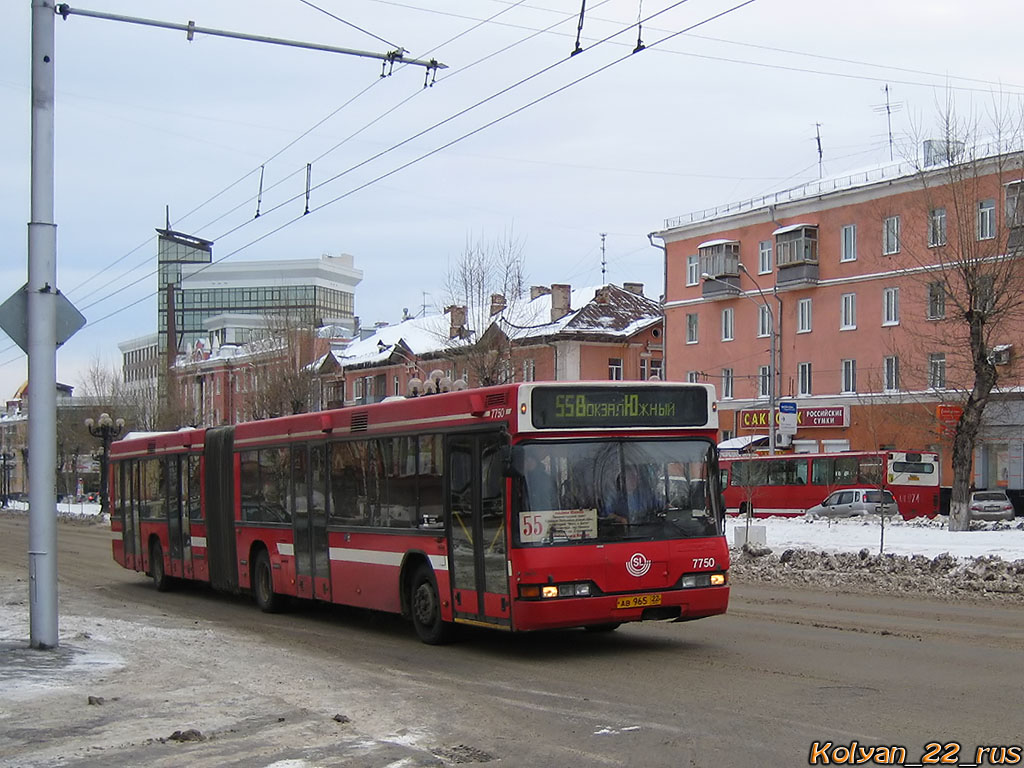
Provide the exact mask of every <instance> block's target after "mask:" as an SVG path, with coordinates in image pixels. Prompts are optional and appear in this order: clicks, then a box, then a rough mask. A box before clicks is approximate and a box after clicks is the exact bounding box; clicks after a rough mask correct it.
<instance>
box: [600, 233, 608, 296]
mask: <svg viewBox="0 0 1024 768" xmlns="http://www.w3.org/2000/svg"><path fill="white" fill-rule="evenodd" d="M606 237H608V233H607V232H602V233H601V285H604V284H605V277H604V274H605V272H606V271H607V267H608V262H607V261H606V260H605V257H604V239H605V238H606Z"/></svg>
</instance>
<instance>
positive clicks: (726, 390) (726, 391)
mask: <svg viewBox="0 0 1024 768" xmlns="http://www.w3.org/2000/svg"><path fill="white" fill-rule="evenodd" d="M732 396H733V395H732V368H723V369H722V399H723V400H731V399H732Z"/></svg>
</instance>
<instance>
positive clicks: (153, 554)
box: [149, 541, 171, 592]
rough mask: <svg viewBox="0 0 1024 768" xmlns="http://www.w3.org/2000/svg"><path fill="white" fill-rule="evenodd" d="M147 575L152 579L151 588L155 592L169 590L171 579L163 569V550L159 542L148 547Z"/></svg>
mask: <svg viewBox="0 0 1024 768" xmlns="http://www.w3.org/2000/svg"><path fill="white" fill-rule="evenodd" d="M149 575H150V576H152V577H153V586H154V587H156V591H157V592H166V591H167V590H169V589H170V588H171V577H170V576H168V575H167V570H166V569H165V568H164V548H163V547H162V546H160V542H159V541H154V542H153V543H152V545H150V547H149Z"/></svg>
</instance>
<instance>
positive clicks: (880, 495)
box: [805, 488, 898, 518]
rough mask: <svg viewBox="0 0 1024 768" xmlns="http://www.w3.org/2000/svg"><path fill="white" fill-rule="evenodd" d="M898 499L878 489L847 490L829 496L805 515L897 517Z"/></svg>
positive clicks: (811, 516)
mask: <svg viewBox="0 0 1024 768" xmlns="http://www.w3.org/2000/svg"><path fill="white" fill-rule="evenodd" d="M897 511H898V509H897V506H896V499H894V498H893V496H892V494H891V493H890V492H889V491H880V490H878V489H877V488H846V489H845V490H842V491H836V492H835V493H832V494H830V495H829V497H828V498H827V499H825V500H824V501H823V502H821V504H816V505H815V506H813V507H811V508H810V509H808V510H807V512H806V513H805V514H806V516H807V517H809V518H815V517H856V516H858V515H879V514H880V515H895V514H896V512H897Z"/></svg>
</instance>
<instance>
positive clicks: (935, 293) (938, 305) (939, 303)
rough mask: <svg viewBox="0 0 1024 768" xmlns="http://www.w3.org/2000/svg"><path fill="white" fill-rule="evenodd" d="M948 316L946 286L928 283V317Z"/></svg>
mask: <svg viewBox="0 0 1024 768" xmlns="http://www.w3.org/2000/svg"><path fill="white" fill-rule="evenodd" d="M945 316H946V286H945V285H944V284H943V283H941V282H937V283H928V319H929V320H941V319H942V318H944V317H945Z"/></svg>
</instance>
